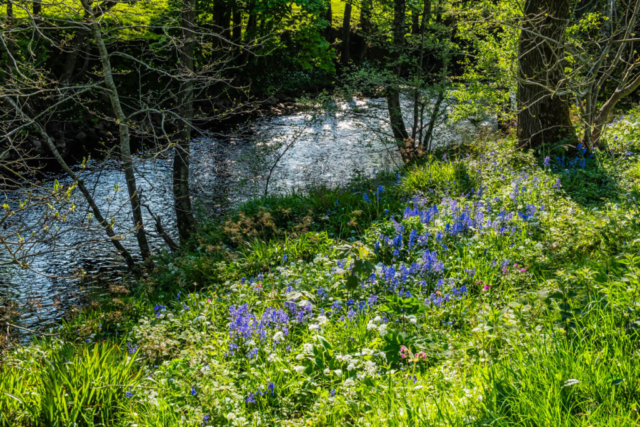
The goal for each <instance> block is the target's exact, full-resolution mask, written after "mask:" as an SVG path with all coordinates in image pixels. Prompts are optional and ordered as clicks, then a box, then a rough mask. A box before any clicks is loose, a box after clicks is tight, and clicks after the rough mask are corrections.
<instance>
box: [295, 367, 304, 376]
mask: <svg viewBox="0 0 640 427" xmlns="http://www.w3.org/2000/svg"><path fill="white" fill-rule="evenodd" d="M293 369H294V370H295V371H296V372H297V373H299V374H301V373H303V372H304V370H305V367H304V366H295V367H294V368H293Z"/></svg>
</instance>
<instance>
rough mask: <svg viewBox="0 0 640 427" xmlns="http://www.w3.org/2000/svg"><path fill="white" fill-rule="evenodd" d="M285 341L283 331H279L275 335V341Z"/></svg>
mask: <svg viewBox="0 0 640 427" xmlns="http://www.w3.org/2000/svg"><path fill="white" fill-rule="evenodd" d="M283 339H284V333H282V331H278V332H276V333H275V334H273V340H274V341H282V340H283Z"/></svg>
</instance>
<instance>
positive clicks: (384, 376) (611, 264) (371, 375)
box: [0, 115, 640, 427]
mask: <svg viewBox="0 0 640 427" xmlns="http://www.w3.org/2000/svg"><path fill="white" fill-rule="evenodd" d="M637 117H638V116H637V115H636V116H635V118H634V117H633V116H626V117H621V118H619V119H617V120H616V121H615V122H614V123H612V124H610V125H609V127H608V129H607V132H608V133H607V137H608V149H607V150H601V151H597V150H596V151H593V152H590V153H587V151H586V150H585V149H583V147H582V146H578V147H572V148H570V149H569V150H568V151H557V152H554V151H549V153H548V154H547V155H544V156H540V157H534V156H533V155H532V154H531V153H525V152H523V151H520V150H517V149H515V148H514V141H513V139H511V138H506V139H497V140H496V139H491V138H489V139H483V140H480V141H476V142H474V143H473V144H470V145H461V146H458V147H455V148H450V149H447V150H440V151H438V152H437V153H435V154H432V155H430V156H427V157H425V158H423V159H421V160H420V161H418V162H416V163H414V164H412V165H409V166H407V167H405V168H404V169H403V170H401V171H398V173H379V174H375V175H373V176H363V177H360V178H359V179H358V180H356V181H355V182H354V183H353V184H352V185H351V186H349V187H346V188H333V189H330V188H315V189H311V190H310V191H309V192H308V193H305V194H291V195H286V196H278V197H276V196H271V197H268V198H263V199H257V200H253V201H250V202H248V203H246V204H244V205H243V206H241V207H240V208H239V209H238V210H237V211H234V212H232V213H231V214H230V215H229V216H227V217H225V218H223V219H221V220H217V221H213V220H212V222H210V223H208V224H207V225H206V226H205V227H204V228H203V229H201V230H200V231H199V232H198V236H197V243H196V244H194V246H193V248H192V249H191V250H190V251H187V252H183V253H181V254H179V255H176V256H174V255H170V254H165V255H163V256H162V257H160V258H159V260H158V266H157V267H156V273H154V274H153V275H150V276H149V277H147V278H145V279H139V280H135V281H134V280H132V281H131V282H129V283H127V286H126V287H123V289H121V291H120V293H115V294H114V293H112V294H110V295H108V296H107V297H105V298H104V300H103V301H101V303H100V304H99V305H96V306H95V307H90V308H88V309H87V310H85V311H83V312H82V313H80V314H78V315H76V316H75V317H74V318H73V319H71V320H69V321H68V322H67V323H66V324H65V325H64V327H63V328H62V329H61V330H60V331H57V332H56V331H52V335H53V336H44V337H40V338H38V339H35V340H34V341H32V342H31V344H29V345H25V346H21V347H18V348H17V349H13V350H10V351H7V352H6V353H5V354H4V355H3V358H4V360H3V362H2V364H0V389H1V393H0V413H1V414H2V417H1V418H0V424H2V425H4V426H71V425H78V426H89V425H90V426H131V427H133V426H138V427H142V426H194V427H195V426H222V425H229V426H280V425H282V426H345V425H354V426H355V425H357V426H378V425H385V426H386V425H388V426H423V425H424V426H431V425H433V426H435V425H460V426H466V425H473V426H475V425H492V426H507V425H527V426H565V425H566V426H569V425H571V426H574V425H578V426H581V425H584V426H595V425H599V426H613V425H615V426H631V425H638V424H640V413H639V412H638V411H639V410H640V409H639V404H640V314H639V310H640V234H639V231H640V218H639V217H638V214H639V213H640V206H639V205H638V196H639V194H640V157H638V153H639V152H640V151H639V150H640V139H639V135H638V132H639V130H640V123H639V122H638V119H637ZM125 288H126V289H125ZM53 332H55V334H54V333H53ZM56 334H57V335H56Z"/></svg>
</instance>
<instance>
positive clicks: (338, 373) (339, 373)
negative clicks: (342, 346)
mask: <svg viewBox="0 0 640 427" xmlns="http://www.w3.org/2000/svg"><path fill="white" fill-rule="evenodd" d="M333 373H334V374H336V376H337V377H341V376H342V371H341V370H340V369H336V370H335V371H333Z"/></svg>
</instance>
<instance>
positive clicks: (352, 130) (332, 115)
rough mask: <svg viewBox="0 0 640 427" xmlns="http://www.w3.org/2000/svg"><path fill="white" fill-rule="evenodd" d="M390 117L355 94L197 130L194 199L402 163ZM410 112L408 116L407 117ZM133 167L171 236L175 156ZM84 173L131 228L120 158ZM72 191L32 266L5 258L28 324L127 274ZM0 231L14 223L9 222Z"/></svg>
mask: <svg viewBox="0 0 640 427" xmlns="http://www.w3.org/2000/svg"><path fill="white" fill-rule="evenodd" d="M386 119H387V111H386V104H385V102H384V101H383V100H381V99H363V100H352V101H350V102H345V103H342V104H339V105H337V106H336V108H335V109H331V110H330V111H324V112H322V113H321V114H317V115H312V114H310V113H296V114H292V115H287V116H279V117H270V118H263V119H259V120H256V121H255V122H253V123H252V124H251V126H248V127H247V129H244V130H243V131H242V132H237V133H233V134H230V135H228V136H222V137H216V138H213V137H211V138H201V139H198V140H195V141H194V142H193V143H192V144H191V166H192V175H191V187H192V192H193V198H194V201H195V202H196V203H197V204H199V205H200V206H201V207H202V208H203V209H204V210H205V211H206V212H208V213H210V214H215V213H216V212H219V211H220V209H222V208H224V207H225V206H233V205H235V204H237V203H239V202H241V201H243V200H246V199H247V198H250V197H253V196H256V195H260V194H264V192H265V186H266V183H267V181H268V183H269V184H268V191H269V193H276V192H288V191H292V190H304V188H305V187H306V186H309V185H314V184H319V183H322V184H326V185H332V186H335V185H344V184H347V183H348V182H349V180H350V179H351V178H353V177H354V175H355V174H356V173H361V174H367V175H370V174H372V173H373V172H375V171H381V170H392V169H396V168H398V167H399V166H400V165H401V158H400V156H399V154H398V152H397V149H396V148H395V147H394V146H393V145H392V144H389V133H390V129H389V126H388V124H387V122H386ZM410 119H411V118H410V117H406V118H405V120H407V123H409V120H410ZM482 126H488V127H490V128H493V127H495V124H494V123H491V122H484V123H482ZM476 132H477V127H476V126H474V125H472V124H471V123H469V122H463V123H460V124H458V125H456V126H454V127H451V126H447V125H444V124H441V125H439V126H438V127H437V129H436V132H435V134H434V142H435V143H436V144H439V145H443V144H449V143H451V142H455V141H460V140H461V139H463V138H464V137H465V136H472V135H473V134H475V133H476ZM285 150H286V151H285ZM282 153H284V154H283V155H282V157H281V158H280V159H279V161H278V162H277V163H274V159H276V158H277V157H278V156H279V155H280V154H282ZM274 164H276V166H275V167H273V165H274ZM135 167H136V174H137V181H138V186H139V188H141V189H142V195H143V200H144V203H145V204H146V205H147V206H149V208H150V209H151V210H152V211H153V213H154V214H156V215H159V216H160V217H162V221H163V225H164V226H165V228H166V229H167V230H168V231H169V233H170V234H171V235H173V236H174V237H175V234H176V233H175V218H174V214H173V210H172V203H173V200H172V194H171V160H170V159H166V158H149V157H144V156H140V157H137V158H136V160H135ZM272 167H273V168H272ZM83 177H84V180H85V182H86V184H87V187H89V188H90V189H92V190H93V192H94V197H95V199H96V201H97V203H98V204H99V206H100V208H101V209H102V210H103V213H104V214H105V216H108V217H111V216H113V217H114V218H115V220H116V223H115V224H116V226H115V228H116V232H119V233H126V231H127V230H129V229H130V228H131V226H132V224H133V223H132V220H131V215H130V213H129V209H128V200H127V196H126V191H115V189H116V188H117V187H118V186H119V187H120V188H121V189H122V190H125V188H126V186H125V181H124V174H123V173H122V171H121V168H120V165H119V164H118V163H117V162H114V161H109V162H96V161H94V162H92V163H90V164H89V165H88V167H87V169H86V170H85V171H84V172H83ZM58 179H59V181H60V182H61V183H62V184H66V185H68V184H70V183H71V181H70V180H69V179H68V178H66V177H64V176H63V175H61V176H59V177H58ZM12 197H14V198H17V197H19V195H17V194H14V195H11V194H9V195H8V199H9V201H11V200H10V199H11V198H12ZM73 201H74V202H75V203H76V205H77V208H76V210H75V213H73V214H71V215H69V217H68V219H67V221H65V222H64V223H60V224H59V227H60V232H59V233H60V238H59V239H57V241H56V242H42V243H40V244H39V245H37V247H34V248H32V249H33V250H34V251H39V252H42V253H43V255H39V256H35V257H33V259H32V260H31V265H30V267H31V269H19V268H16V267H13V266H11V267H4V268H1V267H0V297H1V298H2V299H0V303H2V301H3V300H4V304H11V305H12V306H13V307H14V308H15V309H16V310H17V311H19V312H20V313H21V318H20V324H21V325H22V326H25V327H30V328H46V327H48V326H52V325H55V324H56V323H57V322H59V320H60V319H61V318H62V316H63V315H64V314H65V312H66V311H68V310H69V309H71V308H72V307H74V306H75V305H77V304H78V303H79V302H80V301H81V299H82V298H83V297H85V296H87V295H88V294H91V293H104V292H106V291H105V287H106V286H108V285H109V284H114V283H116V284H117V283H118V282H119V281H120V280H121V278H120V277H121V276H120V275H121V269H122V265H121V262H120V260H119V259H118V257H117V256H116V255H115V254H114V251H113V247H112V246H111V244H110V243H109V242H107V241H105V239H104V234H103V232H102V231H101V229H99V228H98V227H97V224H95V221H94V222H93V224H92V225H90V226H88V225H87V224H88V221H87V218H86V217H87V207H86V203H85V202H84V200H83V199H82V198H81V195H80V193H79V192H78V194H76V195H75V198H74V199H73ZM4 202H5V201H0V203H4ZM42 212H43V210H42V209H34V210H33V211H31V212H29V213H27V214H25V215H23V216H22V217H21V218H19V219H16V221H18V220H21V221H23V222H24V223H27V224H28V223H29V221H32V222H33V223H34V224H36V223H37V218H39V216H40V215H41V214H42ZM144 214H145V217H146V219H147V223H146V224H147V229H149V228H152V227H151V223H150V217H149V214H148V212H146V211H145V212H144ZM14 226H17V225H16V224H14ZM4 232H5V233H10V232H11V226H10V227H9V229H8V230H5V231H4ZM151 242H152V245H153V246H154V248H155V249H156V250H160V249H161V248H162V247H163V246H162V242H161V240H160V239H159V238H157V237H156V238H152V240H151ZM123 243H124V245H125V246H126V247H127V248H129V249H130V250H131V251H132V253H134V254H135V253H136V247H135V239H134V237H133V235H127V237H126V239H125V240H124V241H123ZM6 257H7V255H6V253H2V252H0V261H2V259H3V258H4V259H6Z"/></svg>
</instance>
